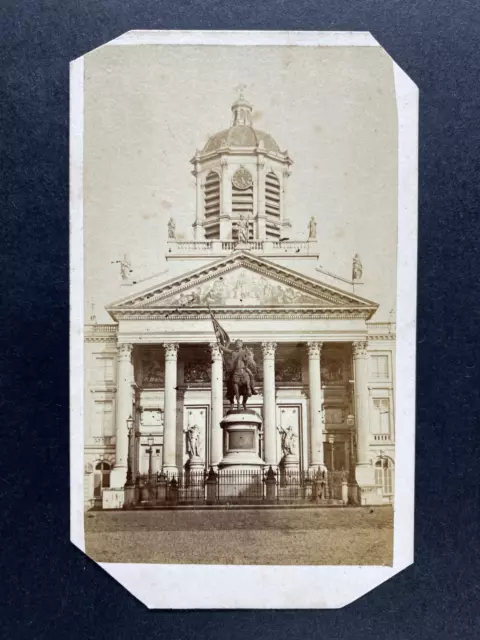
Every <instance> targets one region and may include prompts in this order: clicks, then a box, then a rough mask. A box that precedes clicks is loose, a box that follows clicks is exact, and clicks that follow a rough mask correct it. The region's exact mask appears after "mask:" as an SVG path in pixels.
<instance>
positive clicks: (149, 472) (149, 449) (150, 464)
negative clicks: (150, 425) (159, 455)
mask: <svg viewBox="0 0 480 640" xmlns="http://www.w3.org/2000/svg"><path fill="white" fill-rule="evenodd" d="M153 441H154V439H153V436H152V435H149V436H148V440H147V442H148V445H149V446H148V449H147V453H148V484H151V482H152V454H153Z"/></svg>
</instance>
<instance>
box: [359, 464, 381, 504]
mask: <svg viewBox="0 0 480 640" xmlns="http://www.w3.org/2000/svg"><path fill="white" fill-rule="evenodd" d="M355 479H356V481H357V484H358V494H359V501H360V504H361V505H375V504H383V495H382V488H381V487H380V486H378V485H376V484H375V469H374V468H373V467H372V465H371V464H369V463H365V464H357V466H356V467H355Z"/></svg>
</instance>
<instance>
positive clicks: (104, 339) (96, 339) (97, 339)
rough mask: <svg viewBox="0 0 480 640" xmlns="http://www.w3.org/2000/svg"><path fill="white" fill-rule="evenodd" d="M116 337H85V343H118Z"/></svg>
mask: <svg viewBox="0 0 480 640" xmlns="http://www.w3.org/2000/svg"><path fill="white" fill-rule="evenodd" d="M116 341H117V337H116V336H88V335H86V336H85V342H114V343H115V342H116Z"/></svg>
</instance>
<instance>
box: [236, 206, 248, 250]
mask: <svg viewBox="0 0 480 640" xmlns="http://www.w3.org/2000/svg"><path fill="white" fill-rule="evenodd" d="M237 229H238V232H237V234H238V242H239V244H247V243H248V220H247V219H246V218H245V216H244V215H243V213H242V214H241V216H240V220H239V221H238V227H237Z"/></svg>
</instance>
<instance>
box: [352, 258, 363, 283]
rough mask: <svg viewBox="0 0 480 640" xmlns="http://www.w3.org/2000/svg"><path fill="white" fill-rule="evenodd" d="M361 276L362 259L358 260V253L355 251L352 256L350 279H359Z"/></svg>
mask: <svg viewBox="0 0 480 640" xmlns="http://www.w3.org/2000/svg"><path fill="white" fill-rule="evenodd" d="M362 276H363V266H362V261H361V260H360V256H359V255H358V253H356V254H355V256H354V258H353V265H352V280H361V279H362Z"/></svg>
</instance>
